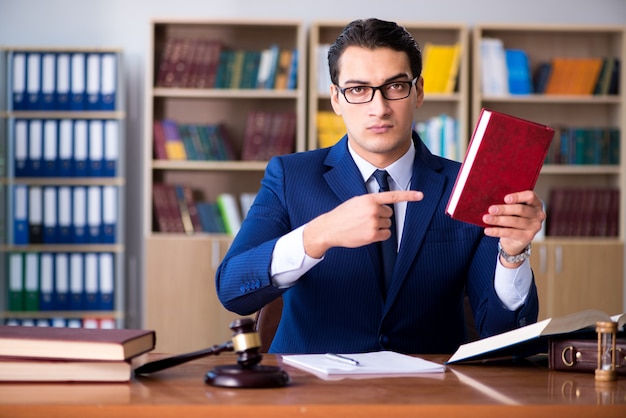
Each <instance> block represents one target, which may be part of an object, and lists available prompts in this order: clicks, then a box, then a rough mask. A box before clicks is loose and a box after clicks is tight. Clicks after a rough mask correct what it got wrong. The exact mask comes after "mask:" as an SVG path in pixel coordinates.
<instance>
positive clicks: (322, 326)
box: [216, 135, 538, 354]
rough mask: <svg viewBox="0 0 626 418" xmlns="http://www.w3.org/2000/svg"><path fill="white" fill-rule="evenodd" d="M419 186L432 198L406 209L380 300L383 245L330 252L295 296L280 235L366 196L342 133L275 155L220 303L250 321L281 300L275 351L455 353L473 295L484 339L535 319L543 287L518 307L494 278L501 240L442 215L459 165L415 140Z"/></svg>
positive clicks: (223, 275) (223, 277) (230, 258)
mask: <svg viewBox="0 0 626 418" xmlns="http://www.w3.org/2000/svg"><path fill="white" fill-rule="evenodd" d="M414 142H415V145H416V151H417V152H416V156H415V162H414V167H413V178H412V182H411V183H412V184H411V189H414V190H421V191H423V192H424V199H423V200H422V201H419V202H409V203H408V205H407V213H406V220H405V225H404V233H403V234H404V235H403V237H402V241H401V246H400V249H399V253H398V258H397V262H396V269H395V272H394V279H393V283H392V284H391V287H390V289H389V294H388V296H387V298H386V299H385V298H383V297H382V294H381V290H380V284H379V283H380V282H379V277H380V276H381V274H382V266H381V262H380V259H379V256H378V251H377V246H376V244H370V245H366V246H363V247H360V248H332V249H330V250H328V251H327V253H326V255H325V258H324V260H323V261H322V262H320V263H319V264H317V265H316V266H315V267H313V268H312V269H311V270H310V271H309V272H307V273H306V274H305V275H304V276H303V277H301V278H300V279H299V280H298V281H297V282H296V284H295V285H294V286H292V287H291V288H289V289H287V290H281V289H278V288H276V287H274V286H273V285H272V283H271V280H270V274H269V271H270V262H271V257H272V251H273V249H274V245H275V244H276V241H277V240H278V238H280V237H281V236H283V235H284V234H286V233H288V232H290V231H292V230H293V229H295V228H297V227H299V226H301V225H303V224H305V223H307V222H308V221H310V220H311V219H313V218H315V217H316V216H318V215H320V214H322V213H325V212H328V211H330V210H331V209H333V208H335V207H336V206H338V205H339V204H340V203H342V202H344V201H345V200H347V199H350V198H351V197H354V196H357V195H362V194H364V193H367V190H366V187H365V184H364V183H363V179H362V177H361V175H360V173H359V171H358V169H357V167H356V165H355V163H354V161H353V159H352V157H351V156H350V153H349V151H348V147H347V138H346V137H344V138H343V139H342V140H341V141H340V142H339V143H337V145H335V146H333V147H331V148H325V149H320V150H315V151H309V152H306V153H299V154H291V155H285V156H280V157H275V158H273V159H272V160H271V161H270V162H269V164H268V166H267V169H266V172H265V176H264V178H263V181H262V185H261V189H260V190H259V193H258V195H257V198H256V200H255V202H254V204H253V206H252V208H251V209H250V211H249V212H248V215H247V217H246V219H245V221H244V222H243V224H242V227H241V230H240V232H239V233H238V235H237V236H236V237H235V239H234V242H233V244H232V246H231V247H230V249H229V251H228V253H227V254H226V256H225V258H224V260H223V262H222V264H221V265H220V267H219V269H218V271H217V274H216V287H217V293H218V296H219V299H220V300H221V302H222V303H223V305H224V306H225V307H226V308H227V309H229V310H231V311H234V312H237V313H239V314H241V315H248V314H251V313H253V312H255V311H257V310H258V309H260V308H261V307H262V306H263V305H265V304H266V303H268V302H269V301H271V300H273V299H274V298H276V297H278V296H280V295H281V294H282V296H283V301H284V306H283V316H282V319H281V322H280V325H279V327H278V330H277V332H276V335H275V337H274V340H273V343H272V345H271V347H270V352H277V353H317V352H319V353H322V352H341V353H350V352H363V351H374V350H381V349H387V350H395V351H399V352H404V353H413V354H420V353H450V352H453V351H454V350H456V348H457V347H458V346H459V345H460V344H462V343H463V342H465V340H466V331H465V324H464V317H463V298H464V294H465V292H466V291H467V293H468V294H469V298H470V302H471V305H472V309H473V312H474V316H475V321H476V326H477V329H478V331H479V332H480V334H481V336H487V335H493V334H496V333H500V332H503V331H505V330H509V329H512V328H515V327H518V326H522V325H526V324H528V323H532V322H535V321H536V319H537V313H538V301H537V292H536V287H535V285H534V282H533V285H532V289H531V291H530V295H529V297H528V300H527V302H526V304H525V305H524V306H522V307H521V308H520V309H518V310H517V311H515V312H511V311H509V310H508V309H506V308H505V307H503V305H502V303H501V302H500V300H499V299H498V297H497V295H496V293H495V290H494V287H493V278H494V271H495V265H496V262H497V240H496V239H494V238H490V237H486V236H485V235H484V234H483V229H482V228H480V227H477V226H473V225H470V224H465V223H462V222H458V221H455V220H453V219H451V218H450V217H449V216H447V215H446V214H445V207H446V204H447V201H448V197H449V195H450V192H451V190H452V187H453V185H454V181H455V179H456V175H457V172H458V170H459V166H460V164H459V163H457V162H453V161H449V160H446V159H443V158H440V157H436V156H433V155H432V154H431V153H430V152H429V151H428V149H427V148H426V147H425V146H424V145H423V144H422V142H421V140H420V139H419V137H417V135H415V136H414Z"/></svg>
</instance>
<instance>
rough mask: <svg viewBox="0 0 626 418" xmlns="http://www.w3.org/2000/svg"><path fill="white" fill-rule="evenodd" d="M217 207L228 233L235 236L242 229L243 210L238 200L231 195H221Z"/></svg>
mask: <svg viewBox="0 0 626 418" xmlns="http://www.w3.org/2000/svg"><path fill="white" fill-rule="evenodd" d="M217 206H218V208H219V212H220V215H221V218H222V220H223V222H224V226H225V228H226V233H228V234H230V235H232V236H235V235H237V233H238V232H239V229H240V228H241V221H242V219H241V210H240V209H239V206H238V204H237V199H236V198H235V196H234V195H233V194H231V193H220V194H219V195H218V196H217Z"/></svg>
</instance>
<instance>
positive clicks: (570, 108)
mask: <svg viewBox="0 0 626 418" xmlns="http://www.w3.org/2000/svg"><path fill="white" fill-rule="evenodd" d="M485 39H497V40H500V41H501V42H502V46H503V47H504V48H505V49H513V50H523V51H525V53H526V55H527V57H528V61H529V67H530V75H531V76H533V75H534V74H538V68H539V67H540V65H541V64H542V63H546V62H547V63H551V64H552V66H553V68H552V70H553V71H554V70H555V68H556V66H555V64H554V60H555V59H563V58H565V59H570V60H572V59H575V60H586V59H590V58H606V57H611V58H617V59H618V60H620V61H621V63H622V66H621V69H620V70H619V72H618V73H616V74H617V78H618V80H620V83H619V84H621V86H622V87H621V91H618V92H617V93H611V94H607V93H606V92H605V93H603V94H569V93H563V94H550V90H549V89H547V90H546V92H545V93H537V91H538V90H537V88H538V87H537V86H534V87H535V90H533V91H531V93H530V94H509V93H508V91H504V92H502V91H500V93H498V91H497V90H490V89H488V88H487V87H486V86H483V84H482V81H481V77H482V72H483V71H484V70H485V71H486V70H492V69H493V68H494V67H497V66H496V65H490V66H487V65H486V64H485V61H486V60H488V59H489V58H486V59H485V60H483V54H482V53H481V45H486V43H485V44H483V43H482V42H483V41H484V40H485ZM488 42H490V41H488ZM473 46H474V48H473V68H472V76H473V79H472V98H473V99H472V107H471V109H472V121H476V120H477V118H478V114H479V112H480V109H481V108H483V107H486V108H491V109H494V110H499V111H502V112H505V113H510V114H514V115H517V116H519V117H522V118H526V119H530V120H534V121H537V122H540V123H545V124H547V125H550V126H552V127H554V128H556V129H557V134H556V135H555V140H554V141H553V145H554V144H555V143H558V144H559V145H562V144H563V143H564V142H565V141H566V139H565V138H566V137H565V136H561V132H562V130H563V129H565V128H567V129H571V130H574V129H576V130H580V131H582V129H583V128H584V129H590V130H599V129H606V128H613V129H614V130H618V131H619V132H620V133H619V134H618V136H617V141H616V142H618V143H619V145H617V146H618V149H617V150H616V152H615V153H616V154H617V161H613V162H611V163H607V162H606V161H604V160H603V161H600V162H598V161H597V160H596V161H591V162H590V161H582V160H578V159H575V160H573V162H574V163H572V160H569V163H555V161H556V162H558V160H547V161H546V164H545V165H544V167H543V169H542V172H541V175H540V177H539V181H538V183H537V187H536V191H537V193H538V194H539V196H540V197H541V198H542V199H543V200H544V202H545V203H546V210H547V213H548V219H547V221H546V226H547V228H546V231H547V234H546V237H545V239H542V240H538V241H537V242H535V243H534V246H533V255H532V260H533V266H534V271H535V278H536V281H537V285H538V288H539V293H540V295H539V297H540V304H541V311H540V318H546V317H552V316H561V315H564V314H568V313H571V312H574V311H578V310H582V309H587V308H596V309H602V310H604V311H607V312H615V313H617V312H623V309H624V300H625V298H624V238H625V236H626V211H624V207H625V203H624V202H625V198H624V196H625V194H626V193H625V190H626V147H625V146H624V133H625V132H626V117H625V115H626V95H625V94H624V92H623V90H624V89H623V80H624V79H625V71H624V67H623V63H624V60H625V58H626V28H624V27H621V26H554V25H550V26H542V25H477V26H475V27H474V28H473ZM485 56H486V57H488V56H489V55H488V54H487V55H485ZM489 62H491V61H489ZM494 74H495V75H494ZM498 74H500V75H498ZM504 77H506V75H504ZM491 78H492V80H493V79H502V78H503V76H502V74H501V73H500V72H495V73H492V77H491ZM547 80H548V81H547V82H548V83H549V82H550V81H549V78H547ZM553 82H554V80H553ZM483 87H485V88H483ZM539 89H540V88H539ZM485 90H488V91H490V92H489V94H487V93H485ZM557 141H558V142H557ZM584 141H588V143H591V144H594V145H597V144H598V143H599V142H598V139H597V137H596V138H592V139H590V140H584ZM580 143H581V142H579V144H580ZM570 149H571V148H570ZM578 150H579V149H577V152H578ZM581 188H586V189H589V188H594V189H596V188H598V189H601V190H606V189H616V190H617V191H618V193H619V200H618V208H617V209H615V210H616V211H617V214H616V215H615V217H616V218H617V226H615V227H614V229H613V233H612V234H600V233H599V234H587V235H582V234H580V233H575V232H572V231H576V230H579V229H575V228H576V225H577V223H576V221H574V220H572V219H582V221H583V222H584V221H585V220H586V219H593V218H594V217H595V218H596V219H600V216H597V212H590V213H592V214H593V215H592V216H589V215H587V214H584V212H578V215H576V213H577V212H576V210H574V211H573V212H571V213H574V215H572V214H571V213H570V215H567V214H566V215H561V214H560V212H559V210H558V208H560V207H561V206H560V205H558V204H557V203H556V199H553V197H552V195H551V193H552V192H553V191H555V190H557V191H559V190H563V189H581ZM575 202H578V203H572V204H569V205H568V206H570V207H573V208H575V209H578V208H581V210H582V208H583V207H585V205H587V204H588V203H589V202H590V200H589V197H583V198H582V199H581V200H580V201H575ZM589 205H590V206H591V207H593V205H592V204H591V203H589ZM614 214H615V212H614ZM576 216H578V218H576ZM572 217H573V218H572ZM563 221H564V222H565V224H566V225H567V227H565V229H561V228H557V229H553V227H555V226H556V225H563V223H562V222H563ZM560 222H561V223H560ZM578 222H580V221H578ZM578 225H579V224H578ZM592 235H593V236H592ZM607 235H608V236H607Z"/></svg>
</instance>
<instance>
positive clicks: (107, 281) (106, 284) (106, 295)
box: [98, 253, 115, 311]
mask: <svg viewBox="0 0 626 418" xmlns="http://www.w3.org/2000/svg"><path fill="white" fill-rule="evenodd" d="M99 258H100V260H99V265H98V267H99V279H100V282H99V287H100V298H101V299H100V308H101V309H102V310H104V311H112V310H113V308H114V302H113V299H114V294H115V280H114V277H115V275H114V269H113V266H114V263H113V254H112V253H101V254H100V257H99Z"/></svg>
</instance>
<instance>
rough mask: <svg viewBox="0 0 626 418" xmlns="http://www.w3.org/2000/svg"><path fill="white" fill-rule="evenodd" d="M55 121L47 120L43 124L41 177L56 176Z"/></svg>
mask: <svg viewBox="0 0 626 418" xmlns="http://www.w3.org/2000/svg"><path fill="white" fill-rule="evenodd" d="M57 145H58V140H57V121H56V120H54V119H49V120H46V121H44V124H43V170H42V176H44V177H55V176H56V175H57V162H58V156H57Z"/></svg>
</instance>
